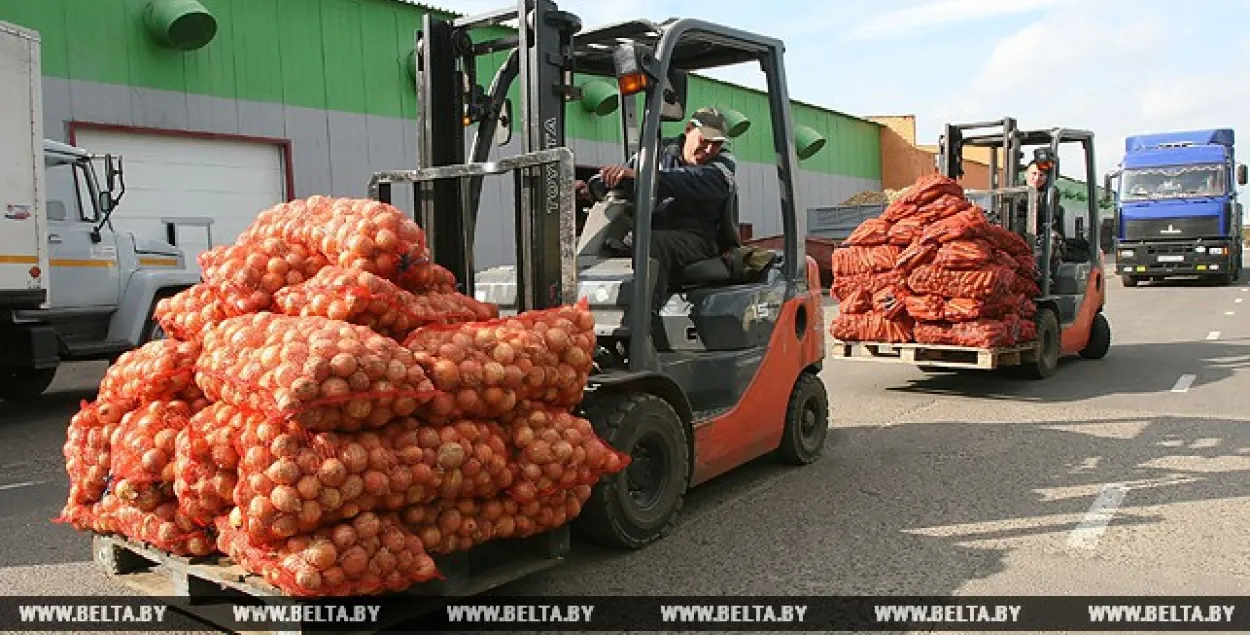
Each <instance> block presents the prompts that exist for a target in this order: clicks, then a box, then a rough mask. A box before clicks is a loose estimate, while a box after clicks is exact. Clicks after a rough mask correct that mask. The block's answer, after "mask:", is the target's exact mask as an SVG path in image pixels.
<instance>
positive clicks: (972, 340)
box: [915, 318, 1019, 348]
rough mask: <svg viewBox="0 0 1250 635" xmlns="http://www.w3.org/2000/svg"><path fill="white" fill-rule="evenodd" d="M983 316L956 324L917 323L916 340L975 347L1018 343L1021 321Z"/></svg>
mask: <svg viewBox="0 0 1250 635" xmlns="http://www.w3.org/2000/svg"><path fill="white" fill-rule="evenodd" d="M1014 326H1015V328H1013V324H1012V323H1011V322H1009V321H1006V320H995V319H988V318H983V319H979V320H971V321H968V322H957V323H954V324H950V323H945V322H937V323H926V324H917V325H916V328H915V335H916V341H917V342H920V343H922V344H948V345H953V346H969V347H974V348H1002V347H1005V346H1011V345H1012V344H1015V343H1016V337H1017V336H1018V335H1019V322H1018V321H1017V322H1015V324H1014Z"/></svg>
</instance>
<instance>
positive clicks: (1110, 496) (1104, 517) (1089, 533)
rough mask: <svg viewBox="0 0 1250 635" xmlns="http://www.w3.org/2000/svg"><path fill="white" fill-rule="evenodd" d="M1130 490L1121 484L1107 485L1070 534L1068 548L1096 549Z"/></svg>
mask: <svg viewBox="0 0 1250 635" xmlns="http://www.w3.org/2000/svg"><path fill="white" fill-rule="evenodd" d="M1126 494H1128V488H1127V487H1125V486H1124V485H1122V484H1120V483H1107V484H1106V485H1103V486H1102V492H1100V493H1099V494H1098V498H1096V499H1094V504H1093V505H1090V506H1089V511H1088V512H1085V518H1084V519H1082V520H1081V524H1079V525H1077V526H1076V529H1073V530H1072V532H1071V533H1069V534H1068V546H1069V547H1072V548H1075V549H1094V548H1095V547H1097V546H1098V540H1099V539H1100V538H1102V534H1103V532H1105V531H1107V523H1109V522H1111V517H1112V516H1114V515H1115V510H1116V509H1117V508H1118V507H1119V506H1120V503H1123V502H1124V496H1125V495H1126Z"/></svg>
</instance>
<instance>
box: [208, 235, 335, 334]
mask: <svg viewBox="0 0 1250 635" xmlns="http://www.w3.org/2000/svg"><path fill="white" fill-rule="evenodd" d="M199 262H200V269H201V271H202V272H203V273H202V276H203V279H204V283H205V284H206V285H207V286H209V287H211V288H212V289H213V290H214V292H215V295H216V296H217V298H218V300H219V302H220V304H219V305H217V306H216V307H215V308H218V309H220V310H221V311H222V312H224V314H225V315H226V316H227V317H235V316H239V315H246V314H248V313H256V312H257V311H264V310H267V309H269V308H270V306H271V305H272V303H273V294H275V293H277V292H278V291H279V290H280V289H282V288H284V287H288V286H292V285H297V284H300V283H302V282H304V281H305V280H308V279H309V278H312V277H313V276H315V275H317V272H318V271H321V269H322V268H323V267H325V266H326V265H327V260H326V257H325V256H324V255H322V254H321V253H319V252H317V251H316V250H314V249H311V248H309V247H307V246H304V245H301V244H299V243H288V242H284V241H283V240H282V239H280V238H273V237H268V238H262V239H258V240H256V241H254V242H250V243H245V242H242V241H240V242H238V243H236V244H234V245H220V246H217V247H214V248H213V249H211V250H209V251H206V252H204V253H202V254H200V258H199Z"/></svg>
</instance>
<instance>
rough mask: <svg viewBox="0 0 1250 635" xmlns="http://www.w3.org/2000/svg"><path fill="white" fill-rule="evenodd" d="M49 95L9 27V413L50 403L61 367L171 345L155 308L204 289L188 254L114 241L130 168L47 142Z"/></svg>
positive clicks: (32, 37) (3, 136)
mask: <svg viewBox="0 0 1250 635" xmlns="http://www.w3.org/2000/svg"><path fill="white" fill-rule="evenodd" d="M41 86H42V77H41V70H40V39H39V34H38V33H36V32H34V31H30V30H27V29H24V28H22V27H19V26H16V25H13V24H9V23H5V22H0V153H2V155H3V157H4V160H3V161H0V399H3V400H9V401H20V400H29V399H34V398H36V397H38V396H39V395H41V394H42V393H43V391H44V390H46V389H47V387H48V385H49V384H51V383H52V380H53V378H54V377H55V376H56V371H57V367H58V366H59V365H60V364H61V363H62V362H72V361H87V360H113V359H116V358H117V356H119V355H121V354H122V353H123V352H125V351H127V350H130V349H132V348H135V347H136V346H140V345H142V344H143V343H145V342H147V341H149V340H151V339H154V338H159V337H162V336H163V334H162V333H161V332H160V329H159V327H158V326H157V325H156V324H155V322H154V321H153V320H152V319H151V316H152V310H153V308H155V306H156V303H157V302H158V301H159V300H160V299H161V298H163V297H166V296H169V295H173V294H174V293H177V292H178V291H180V290H182V289H185V288H187V287H189V286H191V285H193V284H195V283H196V282H198V281H199V273H198V272H197V271H195V270H194V269H191V268H188V266H187V262H186V256H185V254H184V253H183V252H182V250H180V249H179V248H177V247H175V246H173V245H171V244H169V243H167V242H162V241H159V240H153V239H151V238H144V237H140V236H136V235H135V234H133V233H127V232H116V231H114V230H113V227H112V225H111V223H110V222H109V217H110V215H111V214H112V213H113V212H114V211H115V210H116V209H117V204H118V201H120V200H121V197H122V194H123V193H124V192H125V183H124V179H123V171H122V162H121V159H120V157H113V156H111V155H106V156H102V157H101V156H95V155H92V154H90V153H88V152H87V151H85V150H82V149H79V148H75V147H73V146H68V145H65V144H63V143H58V142H55V141H51V140H48V139H44V137H43V104H42V87H41ZM97 163H99V164H101V165H102V167H103V171H104V177H105V178H104V182H103V183H101V182H100V180H99V179H97V177H96V165H97Z"/></svg>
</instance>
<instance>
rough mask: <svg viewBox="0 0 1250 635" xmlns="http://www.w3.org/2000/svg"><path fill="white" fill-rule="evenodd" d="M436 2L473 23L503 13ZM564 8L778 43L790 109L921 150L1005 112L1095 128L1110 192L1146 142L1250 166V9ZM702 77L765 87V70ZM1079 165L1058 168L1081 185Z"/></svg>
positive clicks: (728, 3) (1105, 3) (1036, 5)
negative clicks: (909, 119)
mask: <svg viewBox="0 0 1250 635" xmlns="http://www.w3.org/2000/svg"><path fill="white" fill-rule="evenodd" d="M432 4H435V6H441V7H444V8H447V9H450V10H452V11H458V12H465V13H473V12H477V11H482V10H486V9H493V8H498V7H500V6H506V5H507V4H508V3H507V0H443V2H442V3H439V2H433V3H432ZM557 4H558V5H559V7H560V8H561V9H564V10H566V11H572V12H573V13H576V14H577V15H578V16H580V17H581V18H582V23H583V24H584V25H586V26H587V27H590V26H594V25H598V24H603V23H606V22H612V21H617V20H622V19H632V18H649V19H653V20H655V21H661V20H664V19H666V18H669V17H694V18H701V19H706V20H709V21H713V22H718V23H721V24H725V25H728V26H733V27H738V28H742V29H746V30H750V31H753V32H757V33H761V34H765V35H771V36H773V37H777V38H779V39H781V40H783V41H784V42H785V43H786V58H785V62H786V70H787V74H788V78H789V88H790V95H791V97H792V98H794V99H797V100H801V101H804V102H808V103H813V104H816V105H819V106H823V107H827V108H832V109H834V110H838V111H841V112H845V113H848V114H851V115H856V116H861V117H866V116H872V115H914V116H915V117H916V121H917V137H918V139H917V142H918V143H922V144H931V143H936V142H937V138H938V135H939V134H940V131H941V129H942V125H943V124H944V123H946V122H967V121H985V120H995V119H1001V118H1003V117H1006V116H1012V117H1015V118H1016V119H1017V120H1018V122H1019V125H1020V126H1021V127H1024V128H1050V127H1056V126H1064V127H1070V128H1081V129H1086V130H1091V131H1093V132H1094V135H1095V140H1096V142H1097V143H1096V149H1095V158H1096V162H1097V174H1098V175H1099V180H1100V181H1101V175H1102V174H1104V173H1105V172H1107V171H1108V170H1111V169H1113V168H1114V167H1115V166H1116V164H1117V163H1118V162H1119V159H1120V155H1121V154H1122V153H1123V149H1124V137H1125V136H1127V135H1131V134H1136V133H1142V132H1158V131H1166V130H1181V129H1194V128H1214V127H1229V128H1233V129H1234V130H1235V131H1236V132H1237V134H1238V137H1239V138H1244V139H1246V142H1245V143H1246V147H1247V149H1246V150H1242V153H1243V154H1244V155H1250V72H1248V69H1247V67H1248V66H1250V34H1248V32H1247V31H1246V30H1245V28H1244V25H1245V24H1246V23H1247V22H1250V0H875V1H873V2H862V1H853V0H825V1H824V2H815V1H808V0H784V2H782V1H780V0H774V1H773V2H766V1H762V0H719V1H718V2H700V3H678V2H676V1H674V0H615V1H612V0H608V1H604V0H563V1H560V0H557ZM683 5H684V6H686V7H688V8H687V9H682V8H681V7H682V6H683ZM783 7H784V8H783ZM706 74H708V75H711V76H713V77H718V78H721V79H725V80H729V81H733V82H735V83H739V84H744V85H747V86H752V87H756V88H762V87H763V75H762V74H761V73H760V72H759V70H758V68H757V67H745V66H739V67H730V68H725V69H720V70H716V71H708V72H706ZM1069 156H1070V155H1069V154H1068V153H1064V154H1063V155H1062V156H1061V164H1063V163H1066V166H1065V167H1066V169H1064V170H1063V172H1064V173H1066V174H1068V175H1069V176H1075V177H1077V178H1083V177H1084V175H1083V174H1080V173H1079V171H1078V173H1075V174H1074V173H1073V172H1074V169H1073V167H1072V166H1074V164H1075V162H1074V161H1072V160H1071V159H1068V157H1069ZM1239 160H1240V161H1241V162H1250V161H1247V159H1246V158H1243V157H1239Z"/></svg>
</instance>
